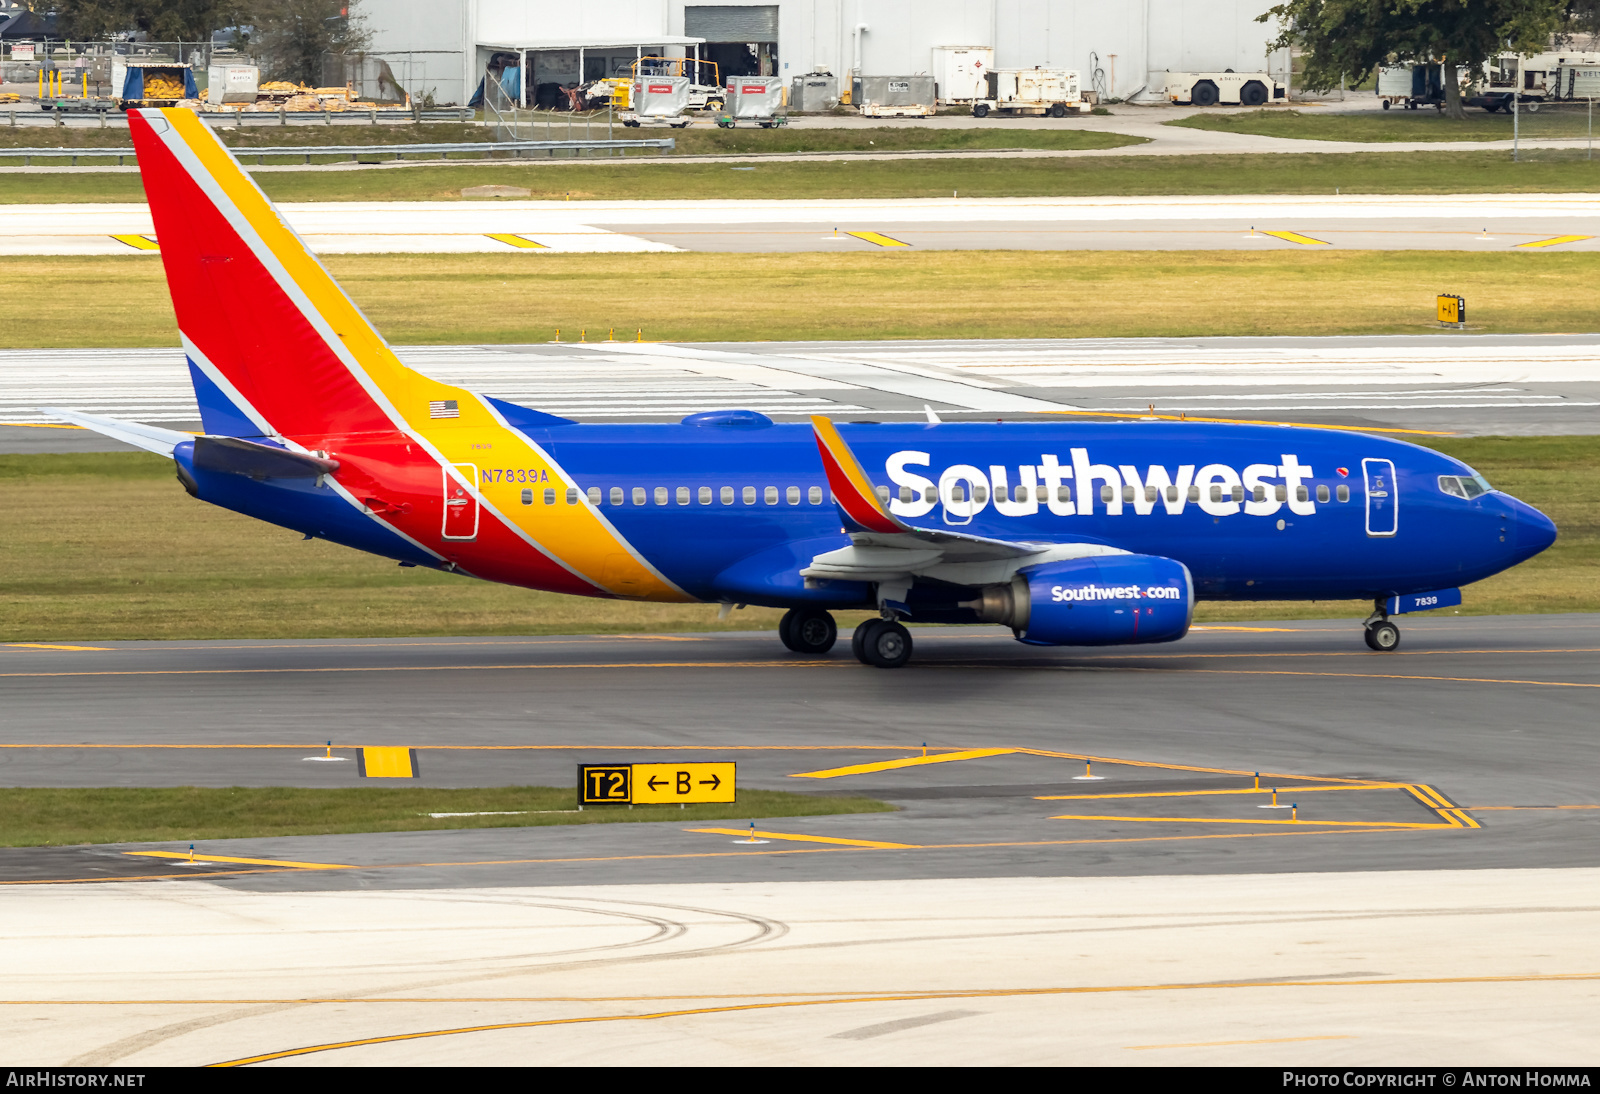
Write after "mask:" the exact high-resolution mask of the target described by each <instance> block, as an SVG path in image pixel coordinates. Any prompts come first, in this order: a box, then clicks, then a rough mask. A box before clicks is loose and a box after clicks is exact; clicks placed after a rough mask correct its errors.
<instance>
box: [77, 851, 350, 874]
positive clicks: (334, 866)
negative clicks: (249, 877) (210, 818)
mask: <svg viewBox="0 0 1600 1094" xmlns="http://www.w3.org/2000/svg"><path fill="white" fill-rule="evenodd" d="M122 853H123V854H125V855H138V856H141V857H143V858H164V859H174V860H179V861H182V862H229V863H233V864H234V865H237V866H282V867H285V868H287V869H293V870H356V869H360V867H357V866H349V865H346V864H345V863H342V862H285V861H283V860H282V859H270V858H234V857H232V856H231V855H191V854H189V852H187V851H124V852H122ZM107 880H113V879H110V878H108V879H107Z"/></svg>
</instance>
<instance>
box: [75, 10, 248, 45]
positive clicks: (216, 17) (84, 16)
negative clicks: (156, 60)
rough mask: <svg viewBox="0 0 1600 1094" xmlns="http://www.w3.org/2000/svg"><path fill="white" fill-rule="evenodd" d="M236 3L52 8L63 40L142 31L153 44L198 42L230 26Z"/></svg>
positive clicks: (103, 37) (102, 37)
mask: <svg viewBox="0 0 1600 1094" xmlns="http://www.w3.org/2000/svg"><path fill="white" fill-rule="evenodd" d="M237 9H238V4H237V2H236V0H59V2H58V3H57V4H56V5H55V10H56V14H57V16H58V17H59V19H60V24H59V25H60V27H61V34H62V36H63V37H65V38H75V39H95V38H100V39H105V38H110V37H111V36H112V35H114V34H121V33H125V32H127V31H132V30H137V31H143V32H144V33H145V34H147V35H149V36H150V39H151V40H152V41H156V42H202V41H209V40H210V39H211V33H212V31H214V30H216V29H217V28H218V27H225V26H228V25H229V24H230V23H232V22H233V21H234V19H235V17H236V15H237Z"/></svg>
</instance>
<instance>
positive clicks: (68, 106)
mask: <svg viewBox="0 0 1600 1094" xmlns="http://www.w3.org/2000/svg"><path fill="white" fill-rule="evenodd" d="M39 109H40V110H53V111H55V112H57V113H60V114H106V113H109V112H111V111H113V110H116V109H117V102H116V100H115V99H98V98H89V99H76V98H64V97H57V98H53V99H40V100H39Z"/></svg>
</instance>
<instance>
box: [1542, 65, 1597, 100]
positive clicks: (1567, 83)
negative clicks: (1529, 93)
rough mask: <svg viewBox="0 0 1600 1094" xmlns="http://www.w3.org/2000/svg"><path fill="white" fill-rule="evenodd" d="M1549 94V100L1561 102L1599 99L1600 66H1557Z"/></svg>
mask: <svg viewBox="0 0 1600 1094" xmlns="http://www.w3.org/2000/svg"><path fill="white" fill-rule="evenodd" d="M1550 92H1551V98H1553V99H1559V100H1561V101H1562V102H1582V101H1584V100H1586V99H1600V64H1580V65H1561V66H1559V67H1558V68H1557V69H1556V78H1555V81H1554V83H1553V84H1552V85H1551V86H1550Z"/></svg>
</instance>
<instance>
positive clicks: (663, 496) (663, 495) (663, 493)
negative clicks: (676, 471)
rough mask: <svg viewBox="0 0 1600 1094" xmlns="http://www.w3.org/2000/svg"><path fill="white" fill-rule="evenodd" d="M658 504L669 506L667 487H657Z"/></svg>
mask: <svg viewBox="0 0 1600 1094" xmlns="http://www.w3.org/2000/svg"><path fill="white" fill-rule="evenodd" d="M656 504H657V505H665V504H667V488H666V487H665V486H658V487H656Z"/></svg>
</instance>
